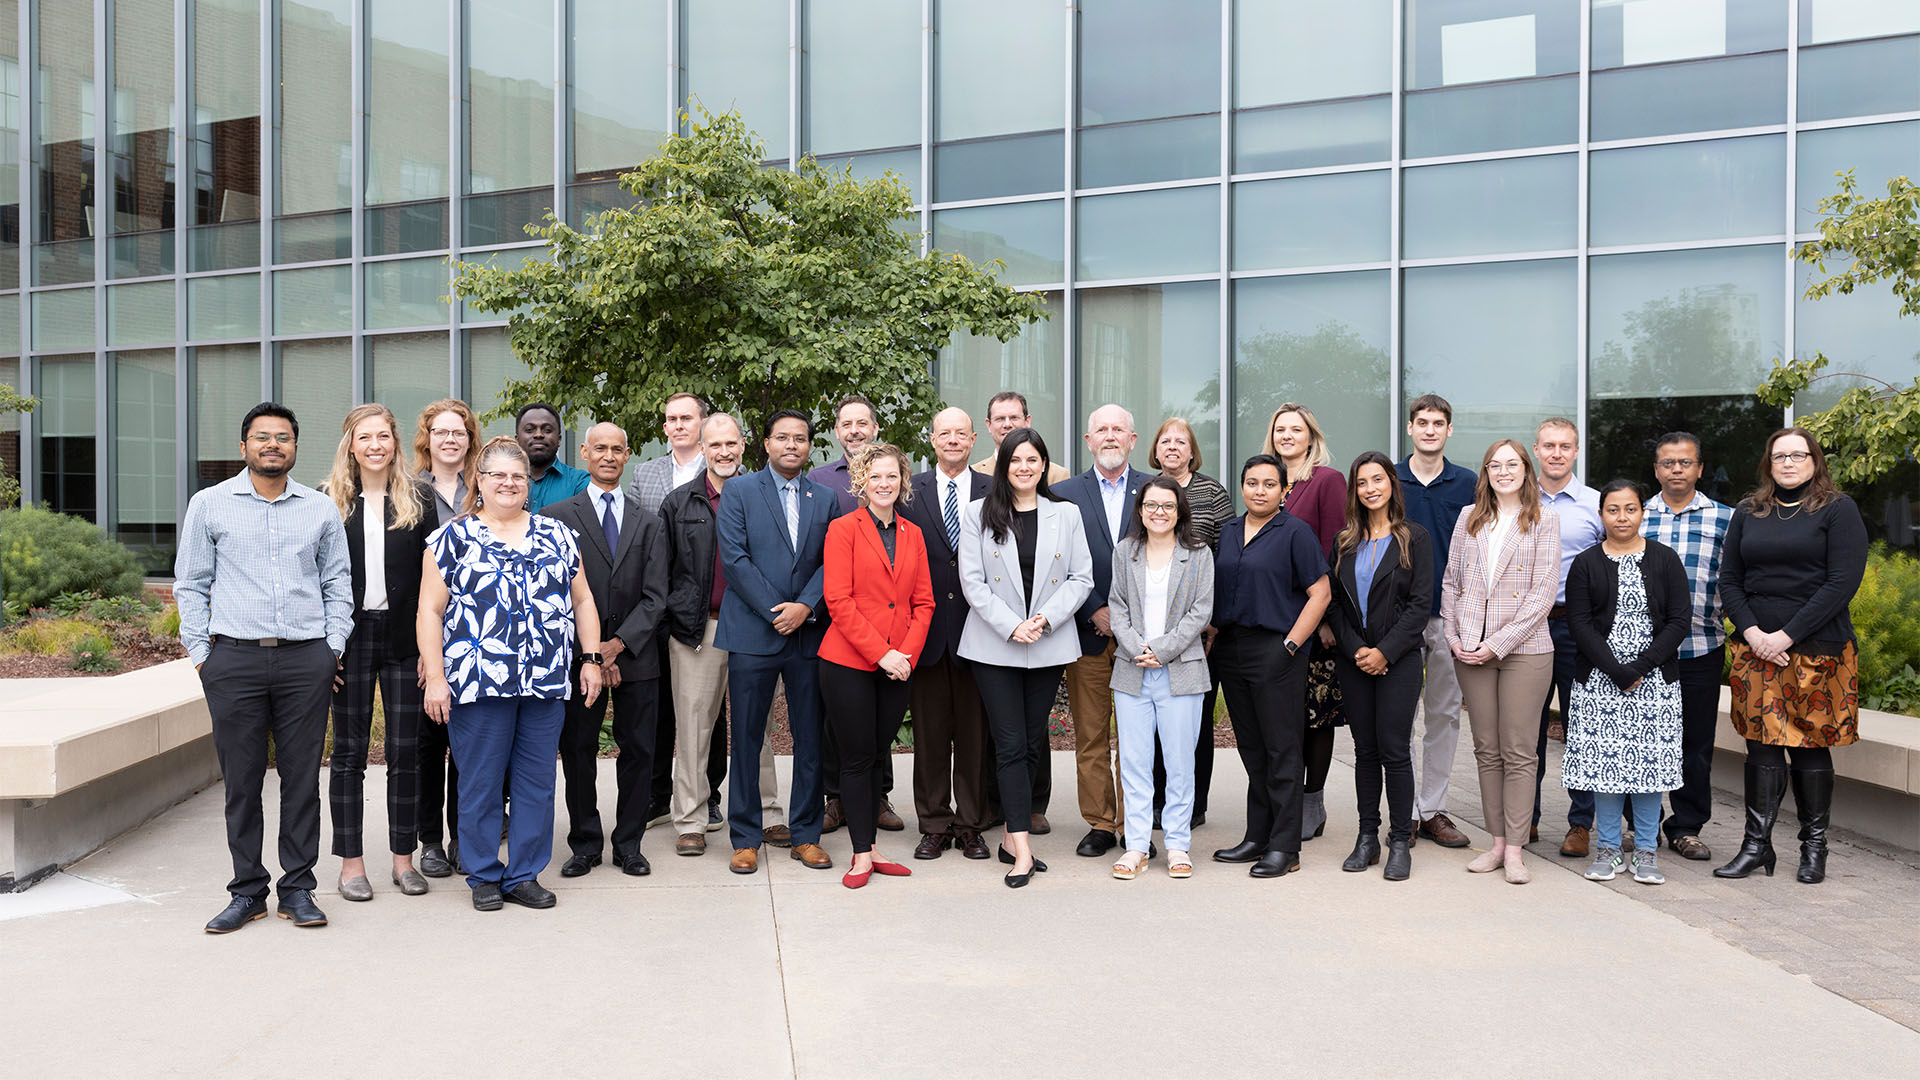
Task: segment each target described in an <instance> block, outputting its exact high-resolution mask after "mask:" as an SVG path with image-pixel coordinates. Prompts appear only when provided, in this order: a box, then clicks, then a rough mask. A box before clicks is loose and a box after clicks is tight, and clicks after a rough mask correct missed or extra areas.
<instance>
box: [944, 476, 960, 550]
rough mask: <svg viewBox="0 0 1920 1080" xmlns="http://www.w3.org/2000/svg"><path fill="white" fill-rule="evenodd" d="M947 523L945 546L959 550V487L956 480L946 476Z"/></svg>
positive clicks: (945, 515) (945, 516)
mask: <svg viewBox="0 0 1920 1080" xmlns="http://www.w3.org/2000/svg"><path fill="white" fill-rule="evenodd" d="M942 516H943V517H944V518H945V519H946V524H947V548H948V549H949V550H951V551H958V550H960V487H959V483H958V481H956V480H954V479H953V478H952V477H948V478H947V510H946V513H945V514H944V515H942Z"/></svg>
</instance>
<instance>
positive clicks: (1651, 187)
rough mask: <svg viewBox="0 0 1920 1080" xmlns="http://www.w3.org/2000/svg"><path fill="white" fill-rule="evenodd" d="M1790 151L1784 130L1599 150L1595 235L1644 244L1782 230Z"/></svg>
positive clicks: (1599, 239) (1597, 239) (1598, 239)
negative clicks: (1701, 140) (1748, 136)
mask: <svg viewBox="0 0 1920 1080" xmlns="http://www.w3.org/2000/svg"><path fill="white" fill-rule="evenodd" d="M1786 153H1787V146H1786V140H1785V138H1784V137H1783V136H1779V135H1765V136H1759V137H1756V138H1749V139H1718V140H1713V141H1709V142H1691V143H1671V144H1668V145H1665V146H1640V147H1633V148H1630V149H1625V150H1601V151H1596V152H1595V153H1594V154H1593V155H1592V156H1591V159H1590V161H1591V165H1590V167H1591V168H1592V170H1593V177H1592V192H1591V199H1592V214H1593V219H1592V222H1591V228H1590V233H1589V240H1590V241H1591V242H1592V243H1593V244H1595V245H1605V244H1641V243H1663V242H1668V241H1675V240H1712V239H1718V238H1721V237H1733V236H1769V235H1773V234H1777V233H1780V232H1781V231H1782V230H1784V229H1785V228H1786V223H1785V221H1784V220H1782V217H1781V209H1780V208H1781V206H1782V205H1783V204H1784V203H1785V202H1786V195H1787V192H1786V170H1787V162H1786Z"/></svg>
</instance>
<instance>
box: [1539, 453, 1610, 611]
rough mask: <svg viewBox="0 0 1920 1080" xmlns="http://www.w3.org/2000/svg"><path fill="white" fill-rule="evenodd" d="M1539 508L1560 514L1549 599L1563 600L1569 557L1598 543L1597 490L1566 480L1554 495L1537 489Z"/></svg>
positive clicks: (1602, 531)
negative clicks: (1556, 587) (1556, 583)
mask: <svg viewBox="0 0 1920 1080" xmlns="http://www.w3.org/2000/svg"><path fill="white" fill-rule="evenodd" d="M1540 506H1541V508H1542V509H1547V510H1552V511H1553V512H1554V513H1556V514H1559V515H1560V591H1559V592H1557V593H1555V594H1554V597H1553V602H1554V603H1556V604H1564V603H1566V602H1567V571H1569V570H1571V569H1573V557H1574V556H1575V555H1578V554H1580V553H1581V552H1583V551H1585V550H1587V549H1588V548H1590V547H1592V546H1593V545H1595V544H1597V543H1599V542H1600V538H1601V537H1603V536H1605V535H1606V529H1605V528H1604V527H1602V526H1601V524H1600V493H1599V492H1598V491H1595V490H1594V489H1592V488H1590V487H1588V486H1587V485H1585V484H1583V483H1581V482H1580V478H1579V477H1574V478H1572V479H1570V480H1568V481H1567V486H1566V487H1563V488H1561V489H1560V493H1559V494H1557V495H1549V494H1547V493H1546V492H1545V491H1542V492H1540Z"/></svg>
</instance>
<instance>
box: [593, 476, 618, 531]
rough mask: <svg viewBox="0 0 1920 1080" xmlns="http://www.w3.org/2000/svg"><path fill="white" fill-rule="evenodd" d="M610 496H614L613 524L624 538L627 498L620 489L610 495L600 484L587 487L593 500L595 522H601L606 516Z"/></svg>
mask: <svg viewBox="0 0 1920 1080" xmlns="http://www.w3.org/2000/svg"><path fill="white" fill-rule="evenodd" d="M608 494H612V495H613V523H614V525H615V526H616V527H617V528H619V530H620V533H621V535H623V536H624V535H626V531H627V498H626V495H625V494H623V493H622V492H621V491H620V490H619V489H617V488H616V489H615V490H614V491H612V492H611V493H609V492H608V491H607V489H606V488H603V487H601V486H600V485H599V484H588V485H587V495H588V497H589V498H591V499H592V500H593V520H595V521H599V520H600V518H601V517H602V516H603V515H604V514H606V512H607V495H608Z"/></svg>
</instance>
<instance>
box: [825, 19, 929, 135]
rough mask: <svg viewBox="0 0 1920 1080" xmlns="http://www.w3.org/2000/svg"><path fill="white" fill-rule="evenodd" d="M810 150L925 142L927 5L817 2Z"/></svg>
mask: <svg viewBox="0 0 1920 1080" xmlns="http://www.w3.org/2000/svg"><path fill="white" fill-rule="evenodd" d="M806 18H807V63H806V77H807V107H806V109H805V111H804V115H805V117H806V124H807V149H808V150H809V151H811V152H813V153H815V154H824V153H839V152H844V151H848V150H870V149H874V148H877V147H883V146H907V145H909V144H918V143H919V142H920V33H921V22H920V9H919V8H918V7H916V6H914V5H913V4H901V3H895V2H894V0H810V2H809V3H808V4H807V5H806Z"/></svg>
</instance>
